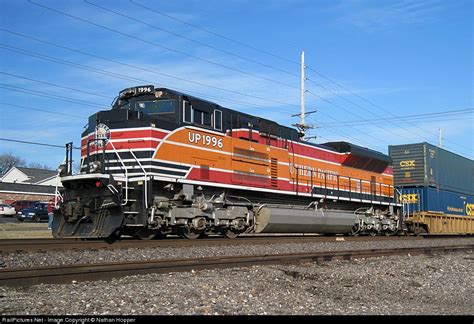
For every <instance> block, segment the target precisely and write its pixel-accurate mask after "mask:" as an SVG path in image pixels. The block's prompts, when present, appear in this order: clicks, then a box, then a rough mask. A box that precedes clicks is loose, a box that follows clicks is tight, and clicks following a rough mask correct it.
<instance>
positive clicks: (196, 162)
mask: <svg viewBox="0 0 474 324" xmlns="http://www.w3.org/2000/svg"><path fill="white" fill-rule="evenodd" d="M66 147H67V150H66V163H65V164H64V165H62V166H61V169H60V175H61V181H62V184H63V186H64V188H65V189H64V191H63V192H62V202H61V204H60V206H59V209H58V210H57V211H56V212H55V216H54V221H53V235H54V236H55V237H82V238H106V237H117V236H120V235H131V236H134V237H137V238H141V239H149V238H154V237H162V236H165V235H167V234H177V235H180V236H182V237H185V238H188V239H194V238H198V237H203V236H206V235H209V234H220V235H225V236H227V237H229V238H234V237H236V236H238V235H239V234H241V233H286V232H297V233H309V232H310V233H350V234H353V235H356V234H359V233H367V234H371V235H375V234H385V235H391V234H394V233H396V232H397V230H398V229H399V228H400V226H401V224H400V223H401V220H400V215H399V214H398V212H399V209H400V206H401V204H400V203H397V202H396V201H395V198H394V196H395V189H394V186H393V174H392V173H393V172H392V167H391V166H390V162H391V160H390V158H389V157H388V156H387V155H385V154H382V153H379V152H376V151H373V150H370V149H367V148H363V147H359V146H357V145H354V144H350V143H346V142H331V143H326V144H322V145H317V144H313V143H309V142H306V141H304V140H303V139H302V137H301V134H300V133H298V132H297V131H296V130H295V129H293V128H289V127H286V126H282V125H279V124H277V123H276V122H273V121H271V120H268V119H264V118H260V117H258V116H253V115H249V114H245V113H241V112H238V111H235V110H232V109H228V108H225V107H222V106H219V105H217V104H215V103H212V102H209V101H206V100H202V99H199V98H196V97H193V96H190V95H187V94H184V93H180V92H177V91H173V90H171V89H167V88H155V87H154V86H151V85H147V86H139V87H133V88H128V89H124V90H123V91H121V92H120V93H119V95H118V97H117V99H116V100H115V102H114V103H113V105H112V109H110V110H106V111H99V112H97V113H95V114H93V115H92V116H90V118H89V123H88V125H87V126H86V128H85V130H84V132H83V134H82V139H81V171H80V173H79V174H76V175H73V174H72V143H69V144H67V146H66Z"/></svg>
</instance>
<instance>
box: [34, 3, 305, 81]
mask: <svg viewBox="0 0 474 324" xmlns="http://www.w3.org/2000/svg"><path fill="white" fill-rule="evenodd" d="M28 2H29V3H31V4H34V5H36V6H39V7H43V8H45V9H48V10H50V11H53V12H56V13H58V14H60V15H63V16H66V17H70V18H73V19H76V20H79V21H82V22H85V23H88V24H91V25H93V26H96V27H99V28H103V29H105V30H108V31H111V32H113V33H116V34H119V35H122V36H126V37H129V38H132V39H135V40H139V41H141V42H144V43H147V44H150V45H153V46H157V47H160V48H163V49H166V50H168V51H171V52H174V53H178V54H181V55H184V56H187V57H191V58H193V59H196V60H199V61H201V62H205V63H209V64H212V65H215V66H219V67H222V68H226V69H229V70H232V71H234V72H239V73H242V74H246V75H249V76H252V77H255V78H259V79H262V80H265V81H269V82H273V83H276V84H279V85H282V86H285V87H289V88H293V89H299V87H296V86H292V85H289V84H286V83H283V82H280V81H277V80H273V79H270V78H267V77H263V76H260V75H257V74H254V73H250V72H246V71H243V70H240V69H237V68H233V67H231V66H228V65H224V64H220V63H217V62H214V61H211V60H208V59H204V58H201V57H198V56H196V55H192V54H189V53H185V52H182V51H179V50H177V49H174V48H171V47H167V46H163V45H160V44H158V43H155V42H151V41H148V40H146V39H143V38H140V37H136V36H133V35H130V34H127V33H123V32H121V31H118V30H116V29H113V28H110V27H107V26H104V25H100V24H97V23H94V22H92V21H89V20H86V19H83V18H80V17H77V16H74V15H71V14H68V13H65V12H62V11H60V10H56V9H53V8H51V7H48V6H45V5H42V4H39V3H36V2H34V1H32V0H28Z"/></svg>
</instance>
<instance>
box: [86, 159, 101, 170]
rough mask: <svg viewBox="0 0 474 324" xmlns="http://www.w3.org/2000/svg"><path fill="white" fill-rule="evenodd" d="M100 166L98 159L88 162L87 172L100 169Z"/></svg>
mask: <svg viewBox="0 0 474 324" xmlns="http://www.w3.org/2000/svg"><path fill="white" fill-rule="evenodd" d="M101 168H102V163H100V161H94V162H91V163H89V172H90V173H94V172H97V171H100V170H101Z"/></svg>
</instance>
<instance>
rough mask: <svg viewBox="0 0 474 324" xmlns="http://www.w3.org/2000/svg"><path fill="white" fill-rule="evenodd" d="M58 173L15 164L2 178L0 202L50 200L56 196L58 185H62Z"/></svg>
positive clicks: (0, 181)
mask: <svg viewBox="0 0 474 324" xmlns="http://www.w3.org/2000/svg"><path fill="white" fill-rule="evenodd" d="M57 174H58V172H57V171H55V170H44V169H35V168H25V167H16V166H14V167H12V168H11V169H9V170H8V171H7V172H6V173H5V175H4V176H3V177H2V178H1V179H0V202H2V203H6V204H11V203H12V202H14V201H17V200H30V201H48V200H49V199H51V198H54V196H55V193H56V185H57V186H58V187H62V185H61V180H60V179H59V178H57Z"/></svg>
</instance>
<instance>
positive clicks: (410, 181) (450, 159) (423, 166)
mask: <svg viewBox="0 0 474 324" xmlns="http://www.w3.org/2000/svg"><path fill="white" fill-rule="evenodd" d="M388 151H389V155H390V157H391V158H392V164H393V178H394V185H395V187H418V186H420V187H433V188H437V189H441V190H447V191H454V192H458V193H463V194H467V195H474V161H473V160H471V159H468V158H466V157H463V156H460V155H458V154H455V153H452V152H450V151H447V150H445V149H443V148H440V147H437V146H434V145H431V144H429V143H426V142H424V143H418V144H404V145H390V146H389V147H388Z"/></svg>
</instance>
